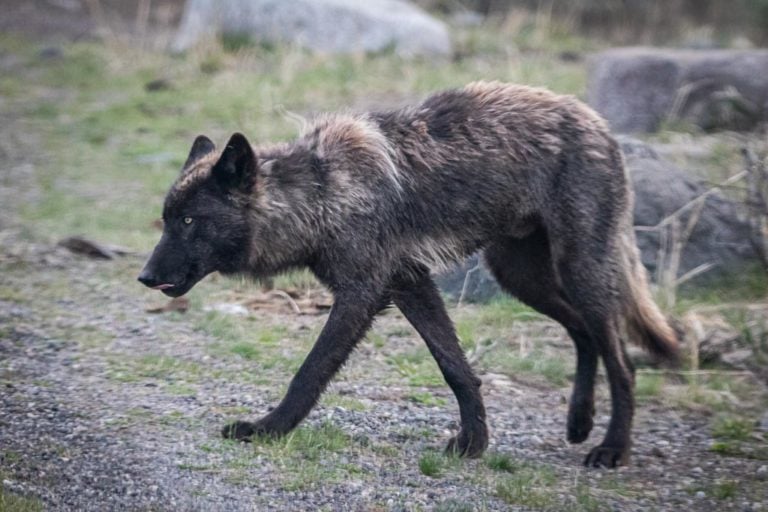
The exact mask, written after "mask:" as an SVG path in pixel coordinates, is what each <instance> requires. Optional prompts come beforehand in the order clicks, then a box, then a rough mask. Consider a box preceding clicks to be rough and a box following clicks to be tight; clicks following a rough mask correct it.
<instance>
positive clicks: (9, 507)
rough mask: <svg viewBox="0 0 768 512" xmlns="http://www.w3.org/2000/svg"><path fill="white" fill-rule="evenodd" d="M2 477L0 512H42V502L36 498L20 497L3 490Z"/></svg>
mask: <svg viewBox="0 0 768 512" xmlns="http://www.w3.org/2000/svg"><path fill="white" fill-rule="evenodd" d="M3 479H4V476H3V475H2V474H0V511H2V512H5V511H7V512H42V510H44V507H43V502H42V501H40V500H38V499H36V498H29V497H26V496H20V495H18V494H16V493H13V492H11V491H9V490H7V489H6V488H5V486H4V485H3V484H2V480H3Z"/></svg>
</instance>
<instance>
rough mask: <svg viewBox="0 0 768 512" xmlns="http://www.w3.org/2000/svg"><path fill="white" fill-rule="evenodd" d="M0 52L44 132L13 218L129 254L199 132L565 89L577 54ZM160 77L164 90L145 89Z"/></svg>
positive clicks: (257, 134) (144, 246) (222, 134)
mask: <svg viewBox="0 0 768 512" xmlns="http://www.w3.org/2000/svg"><path fill="white" fill-rule="evenodd" d="M475 32H476V33H475V35H474V36H473V37H480V35H481V34H484V32H486V31H481V30H476V31H475ZM483 44H484V45H485V46H486V47H487V46H488V45H489V44H493V41H492V38H487V39H486V43H483ZM4 50H7V51H12V52H14V54H16V55H18V56H19V57H20V58H21V59H22V60H23V61H24V62H25V69H26V70H27V73H25V74H19V75H18V76H14V75H4V76H3V77H2V79H1V80H0V91H3V93H4V94H8V95H9V97H10V98H11V101H13V102H14V104H16V105H19V106H20V108H22V110H24V113H25V116H26V117H27V119H28V122H29V124H30V127H31V129H33V130H35V131H36V132H38V133H41V134H43V138H42V141H41V147H40V149H41V150H42V151H43V152H44V153H45V154H47V155H55V158H50V159H43V160H41V162H40V165H38V166H36V173H37V182H38V185H39V187H40V190H41V195H40V196H39V199H37V200H36V201H33V202H30V203H29V204H27V205H25V207H24V208H23V212H22V213H23V215H24V218H25V219H26V220H28V221H30V222H32V223H33V224H34V231H35V232H36V234H38V235H42V236H51V237H58V236H61V235H62V234H68V233H81V234H84V235H86V236H90V237H93V238H95V239H98V240H101V241H104V242H111V243H121V244H123V245H127V246H130V247H133V248H135V249H137V250H140V251H146V250H148V249H149V248H151V246H152V245H153V244H154V242H155V241H156V239H157V233H156V232H155V230H154V229H153V228H152V227H151V222H152V221H153V220H155V219H156V218H158V217H159V215H160V211H161V206H162V198H163V195H164V194H165V191H166V189H167V187H168V186H169V185H170V183H171V181H172V180H173V179H174V177H175V176H176V174H177V173H178V171H179V168H180V166H181V164H182V162H183V160H184V158H185V156H186V152H187V150H188V146H189V145H190V144H191V141H192V140H193V138H194V137H195V136H196V135H197V134H198V133H207V134H209V135H210V136H212V137H213V138H214V139H215V140H216V141H217V142H219V143H222V142H223V141H224V140H225V138H226V137H227V136H228V135H229V134H231V133H232V132H234V131H242V132H244V133H247V134H248V135H249V136H250V137H251V138H252V139H253V140H254V141H256V142H268V141H274V140H285V139H287V138H291V137H293V136H295V135H296V132H297V126H296V123H295V122H294V121H293V120H292V119H291V118H290V116H287V115H286V112H291V113H295V114H298V115H300V116H305V115H307V114H309V113H310V112H319V111H336V110H341V109H348V108H352V109H358V110H359V109H361V108H369V107H370V108H382V107H387V106H389V105H393V104H400V103H402V102H403V101H404V100H409V99H414V98H419V97H423V96H424V95H426V94H427V93H429V92H433V91H435V90H438V89H444V88H447V87H455V86H461V85H464V84H465V83H467V82H470V81H472V80H476V79H480V78H482V79H500V80H505V81H514V82H520V83H528V84H531V85H544V86H549V87H551V88H553V89H555V90H557V91H560V92H567V93H576V94H582V93H583V91H584V88H585V71H584V69H583V66H582V65H580V64H578V63H564V62H558V63H557V65H552V60H553V59H554V58H555V57H554V56H546V54H537V55H535V56H534V55H515V56H514V57H511V58H510V56H509V55H508V54H507V52H504V51H503V52H500V53H496V54H493V55H491V57H490V60H489V59H488V58H483V59H475V58H464V59H460V60H456V61H452V62H440V61H432V60H426V59H423V60H415V61H404V60H402V59H400V58H399V57H397V56H396V55H394V54H392V53H387V52H384V53H382V54H380V55H374V56H369V57H367V58H362V59H361V58H359V57H357V56H338V57H329V56H318V55H311V54H309V53H307V52H304V51H301V50H297V49H295V48H282V47H273V48H270V47H265V46H259V45H251V44H249V43H248V42H247V41H243V40H240V39H237V40H234V39H232V38H228V39H226V40H225V41H224V42H223V44H221V45H216V44H212V45H210V46H208V47H205V48H202V49H201V50H200V51H196V52H190V53H189V54H187V55H185V56H181V57H178V56H176V57H171V56H167V55H164V54H161V53H153V52H148V51H138V50H133V49H130V48H128V47H118V46H115V45H102V44H97V43H93V42H80V43H75V44H70V45H66V46H65V47H64V48H63V51H64V55H63V57H62V58H61V59H57V60H50V61H44V60H40V59H37V58H35V55H36V53H37V51H38V50H39V48H38V46H37V45H36V44H35V43H33V42H30V41H26V40H23V39H18V38H14V37H3V38H0V51H4ZM478 51H479V50H478ZM159 77H162V78H164V79H166V80H167V81H168V82H169V83H170V84H171V87H170V88H169V89H165V90H160V91H155V92H150V91H147V90H146V89H145V87H144V85H145V84H146V83H148V82H149V81H152V80H155V79H157V78H159ZM51 89H56V90H62V91H64V92H65V93H66V94H61V95H55V96H52V95H50V93H49V92H48V91H50V90H51ZM298 281H299V282H303V283H306V282H307V280H306V279H304V278H300V279H299V280H298ZM284 284H285V283H284V282H281V284H280V285H281V286H282V285H284Z"/></svg>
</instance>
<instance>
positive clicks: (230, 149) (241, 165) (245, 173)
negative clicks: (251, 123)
mask: <svg viewBox="0 0 768 512" xmlns="http://www.w3.org/2000/svg"><path fill="white" fill-rule="evenodd" d="M257 168H258V165H257V162H256V154H255V153H254V152H253V148H252V147H251V144H250V142H248V139H246V138H245V135H243V134H241V133H236V134H234V135H232V137H231V138H230V139H229V142H227V147H226V148H224V151H223V152H222V153H221V157H220V158H219V161H218V162H216V164H215V165H214V166H213V170H212V174H213V177H214V178H215V179H216V181H217V182H218V183H219V184H220V185H222V186H223V187H224V188H227V189H233V188H237V189H240V190H242V191H244V192H249V191H250V190H251V189H252V188H253V185H254V184H255V183H256V169H257Z"/></svg>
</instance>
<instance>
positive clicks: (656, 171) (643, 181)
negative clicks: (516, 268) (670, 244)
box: [437, 137, 760, 302]
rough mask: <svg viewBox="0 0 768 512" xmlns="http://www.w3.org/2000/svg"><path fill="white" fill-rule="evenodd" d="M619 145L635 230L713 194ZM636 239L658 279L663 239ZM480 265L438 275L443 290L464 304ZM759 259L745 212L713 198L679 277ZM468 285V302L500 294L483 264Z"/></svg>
mask: <svg viewBox="0 0 768 512" xmlns="http://www.w3.org/2000/svg"><path fill="white" fill-rule="evenodd" d="M619 141H620V143H621V147H622V150H623V151H624V155H625V157H626V162H627V166H628V168H629V171H630V176H631V178H632V183H633V187H634V190H635V211H634V216H635V218H634V224H635V226H645V227H647V226H655V225H657V224H658V223H659V222H661V221H662V220H663V219H664V218H666V217H667V216H668V215H670V214H672V213H673V212H675V211H676V210H678V209H679V208H680V207H682V206H684V205H685V204H687V203H689V202H690V201H691V200H692V199H694V198H696V197H698V196H700V195H701V194H703V193H704V192H706V191H707V190H708V188H709V187H707V186H705V185H704V184H702V183H700V182H699V181H698V180H696V179H695V178H693V177H692V176H690V175H688V174H687V173H685V172H684V171H682V170H681V169H679V168H677V167H676V166H675V165H673V164H671V163H669V162H667V161H665V160H663V159H662V158H661V157H659V156H658V154H657V153H656V151H654V150H653V148H652V147H650V146H649V145H647V144H645V143H643V142H641V141H639V140H636V139H632V138H629V137H620V138H619ZM681 221H682V223H683V224H685V222H687V216H686V215H683V216H682V219H681ZM636 236H637V244H638V247H639V248H640V252H641V257H642V260H643V264H644V265H645V266H646V267H647V268H648V269H649V271H650V273H651V276H653V275H654V274H655V271H656V266H657V260H658V256H659V235H658V233H656V232H649V231H638V232H637V233H636ZM478 261H479V258H478V257H477V255H475V256H473V257H472V258H470V259H469V260H467V261H466V262H465V263H464V264H462V265H459V266H457V267H456V268H454V269H452V270H450V271H448V272H446V273H444V274H442V275H440V276H438V278H437V281H438V284H439V286H440V287H441V289H442V290H443V291H444V292H445V293H446V294H448V295H449V296H451V297H452V298H453V299H454V300H458V298H459V297H460V295H461V291H462V288H463V286H464V282H465V276H466V275H467V272H468V271H469V270H471V269H473V268H475V267H477V266H478ZM759 261H760V260H759V258H758V255H757V253H756V251H755V246H754V244H753V243H752V242H751V231H750V227H749V223H748V221H747V220H746V218H745V216H744V212H743V208H742V207H741V206H740V205H739V204H738V203H736V202H735V201H732V200H730V199H728V198H727V197H725V196H723V195H722V194H717V193H715V194H712V195H710V196H709V197H708V198H707V199H706V203H705V205H704V207H703V209H702V211H701V215H700V217H699V220H698V222H697V223H696V227H695V228H694V230H693V232H692V233H691V237H690V239H689V240H688V243H687V244H686V245H685V248H684V249H683V252H682V257H681V264H680V268H679V272H678V275H682V274H684V273H686V272H688V271H689V270H692V269H694V268H696V267H698V266H699V265H703V264H707V263H711V264H714V265H715V266H714V267H713V268H712V269H710V270H709V271H708V272H706V273H704V274H702V275H700V276H698V277H696V278H695V279H694V280H693V281H692V282H694V283H704V282H706V281H707V280H709V279H712V278H713V277H716V276H722V275H727V274H731V273H734V272H738V271H739V270H741V269H743V268H745V267H746V266H747V265H750V264H752V263H757V262H759ZM466 282H467V287H466V292H465V297H464V299H465V300H467V301H475V302H482V301H487V300H488V299H490V298H492V297H493V296H495V295H497V294H498V293H499V292H500V288H499V286H498V284H497V283H496V281H495V280H494V279H493V277H492V276H491V275H490V274H489V273H488V271H487V270H486V268H485V267H484V265H482V264H481V265H480V266H479V268H478V269H477V270H473V271H472V272H471V274H470V275H469V278H468V279H467V280H466Z"/></svg>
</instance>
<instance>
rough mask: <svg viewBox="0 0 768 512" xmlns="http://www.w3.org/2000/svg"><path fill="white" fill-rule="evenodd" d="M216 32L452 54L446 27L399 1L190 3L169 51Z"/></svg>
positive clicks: (330, 46)
mask: <svg viewBox="0 0 768 512" xmlns="http://www.w3.org/2000/svg"><path fill="white" fill-rule="evenodd" d="M215 33H224V34H237V35H247V36H250V37H252V38H253V39H254V40H256V41H263V42H269V43H289V44H297V45H300V46H302V47H305V48H308V49H310V50H313V51H316V52H321V53H358V52H378V51H384V50H387V49H390V48H391V49H393V50H394V51H395V52H396V53H398V54H399V55H401V56H404V57H413V56H417V55H424V56H447V55H449V54H450V53H451V42H450V38H449V35H448V30H447V29H446V27H445V25H444V24H443V23H442V22H440V21H438V20H436V19H435V18H433V17H431V16H429V15H428V14H427V13H426V12H424V11H422V10H421V9H419V8H418V7H416V6H414V5H412V4H410V3H408V2H405V1H403V0H366V1H365V2H360V1H358V0H291V1H285V0H218V1H214V0H189V1H188V2H187V5H186V8H185V10H184V13H183V15H182V20H181V26H180V28H179V30H178V33H177V35H176V38H175V40H174V41H173V44H172V49H173V50H175V51H183V50H186V49H188V48H190V47H191V46H193V45H194V44H195V43H196V42H198V41H199V40H200V39H201V38H203V37H205V36H207V35H211V34H215Z"/></svg>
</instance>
